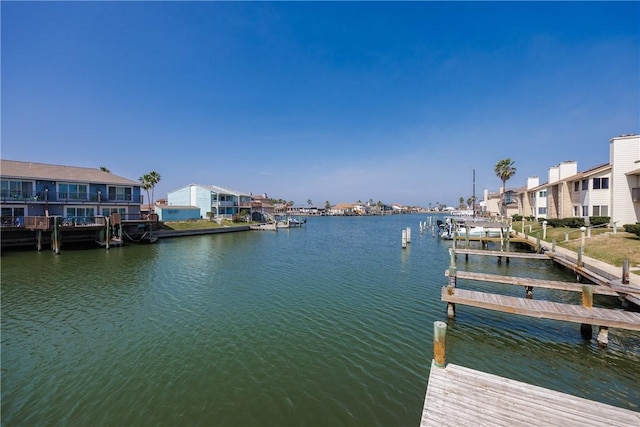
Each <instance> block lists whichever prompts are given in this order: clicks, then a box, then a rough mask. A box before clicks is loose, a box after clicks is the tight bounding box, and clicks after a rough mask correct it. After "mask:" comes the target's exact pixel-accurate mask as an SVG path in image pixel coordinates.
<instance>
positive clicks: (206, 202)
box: [167, 184, 252, 219]
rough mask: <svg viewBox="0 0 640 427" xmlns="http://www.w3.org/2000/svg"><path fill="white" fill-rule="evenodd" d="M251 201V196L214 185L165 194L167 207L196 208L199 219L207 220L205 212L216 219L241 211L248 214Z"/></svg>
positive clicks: (198, 186)
mask: <svg viewBox="0 0 640 427" xmlns="http://www.w3.org/2000/svg"><path fill="white" fill-rule="evenodd" d="M251 199H252V196H251V194H246V193H241V192H238V191H233V190H229V189H226V188H223V187H219V186H216V185H199V184H189V185H186V186H184V187H181V188H178V189H177V190H174V191H172V192H170V193H168V194H167V204H168V205H169V206H171V205H176V206H197V207H198V208H199V209H200V217H201V218H207V212H212V214H213V216H214V217H217V218H229V219H230V218H232V217H233V215H235V214H239V213H241V212H242V211H246V213H247V214H250V213H251Z"/></svg>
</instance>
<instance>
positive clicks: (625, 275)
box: [622, 259, 629, 285]
mask: <svg viewBox="0 0 640 427" xmlns="http://www.w3.org/2000/svg"><path fill="white" fill-rule="evenodd" d="M622 284H623V285H627V284H629V260H628V259H625V260H624V261H622Z"/></svg>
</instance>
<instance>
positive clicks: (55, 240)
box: [51, 216, 60, 255]
mask: <svg viewBox="0 0 640 427" xmlns="http://www.w3.org/2000/svg"><path fill="white" fill-rule="evenodd" d="M59 219H60V217H58V216H54V217H53V235H52V239H51V246H52V249H53V252H54V253H55V254H56V255H57V254H59V253H60V224H59V221H58V220H59Z"/></svg>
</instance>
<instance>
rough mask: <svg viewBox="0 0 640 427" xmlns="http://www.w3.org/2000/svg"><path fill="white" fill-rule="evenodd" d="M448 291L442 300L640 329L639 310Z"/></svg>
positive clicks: (515, 312)
mask: <svg viewBox="0 0 640 427" xmlns="http://www.w3.org/2000/svg"><path fill="white" fill-rule="evenodd" d="M449 292H450V289H449V288H448V287H447V286H443V288H442V296H441V298H442V301H446V302H447V303H453V304H463V305H468V306H471V307H478V308H484V309H487V310H494V311H501V312H505V313H511V314H520V315H523V316H529V317H537V318H543V319H552V320H561V321H565V322H574V323H581V324H589V325H598V326H601V327H602V326H604V327H608V328H620V329H627V330H633V331H640V313H635V312H631V311H625V310H612V309H608V308H597V307H584V306H580V305H574V304H564V303H559V302H552V301H545V300H534V299H529V298H517V297H511V296H506V295H498V294H491V293H487V292H478V291H470V290H467V289H460V288H457V289H455V292H454V293H451V294H450V293H449Z"/></svg>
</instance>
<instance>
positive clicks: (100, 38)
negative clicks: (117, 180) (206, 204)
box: [1, 1, 640, 206]
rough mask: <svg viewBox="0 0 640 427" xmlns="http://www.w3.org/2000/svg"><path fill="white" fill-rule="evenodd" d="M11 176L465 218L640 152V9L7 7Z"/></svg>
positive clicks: (6, 151)
mask: <svg viewBox="0 0 640 427" xmlns="http://www.w3.org/2000/svg"><path fill="white" fill-rule="evenodd" d="M1 14H2V29H1V31H2V33H1V36H2V40H1V42H2V46H1V47H2V58H1V59H2V64H1V67H2V68H1V69H2V99H1V101H2V123H1V126H2V129H1V130H2V145H1V155H2V158H3V159H9V160H23V161H34V162H45V163H54V164H65V165H76V166H86V167H99V166H106V167H108V168H109V169H110V170H111V171H112V172H113V173H115V174H117V175H121V176H124V177H127V178H131V179H134V180H137V178H138V177H139V176H141V175H142V174H144V173H147V172H149V171H151V170H155V171H157V172H158V173H160V175H161V177H162V179H161V182H160V183H159V184H158V186H157V187H156V191H155V194H156V198H158V197H164V196H166V193H167V192H168V191H171V190H174V189H176V188H179V187H181V186H183V185H186V184H189V183H198V184H214V185H222V186H226V187H230V188H233V189H237V190H240V191H244V192H252V193H254V194H258V193H264V192H266V193H267V194H268V195H269V196H270V197H275V198H283V199H287V200H292V201H294V202H295V203H296V204H306V203H307V200H309V199H310V200H312V201H313V202H314V204H316V205H319V206H320V205H324V202H325V201H327V200H328V201H330V202H331V203H332V204H337V203H339V202H353V201H356V200H358V199H360V200H369V199H373V200H374V201H378V200H381V201H384V202H387V203H404V204H411V205H421V206H428V204H429V203H432V204H435V203H436V202H440V203H447V204H449V205H454V204H457V203H458V199H459V198H460V197H461V196H462V197H465V198H468V197H470V196H471V195H472V173H473V170H474V169H475V171H476V195H477V196H478V197H480V196H481V192H482V189H484V188H488V189H490V190H492V191H495V190H497V189H498V187H499V186H500V180H499V179H498V178H497V177H496V176H495V173H494V171H493V168H494V165H495V163H496V162H497V161H498V160H500V159H503V158H506V157H509V158H511V159H512V160H514V161H515V166H516V168H517V173H516V175H515V176H514V177H513V178H512V179H511V180H510V181H509V183H508V186H509V187H519V186H522V185H524V184H525V183H526V178H527V177H528V176H534V175H535V176H540V179H541V182H544V181H546V179H547V170H548V168H549V167H550V166H552V165H555V164H557V163H559V162H561V161H565V160H575V161H577V162H578V170H585V169H588V168H591V167H593V166H597V165H600V164H602V163H606V162H608V160H609V158H608V156H609V140H610V139H611V138H613V137H615V136H618V135H621V134H628V133H640V3H639V2H602V3H600V2H534V3H529V2H471V3H469V2H348V3H347V2H273V3H271V2H249V3H247V2H6V1H3V2H2V4H1Z"/></svg>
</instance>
